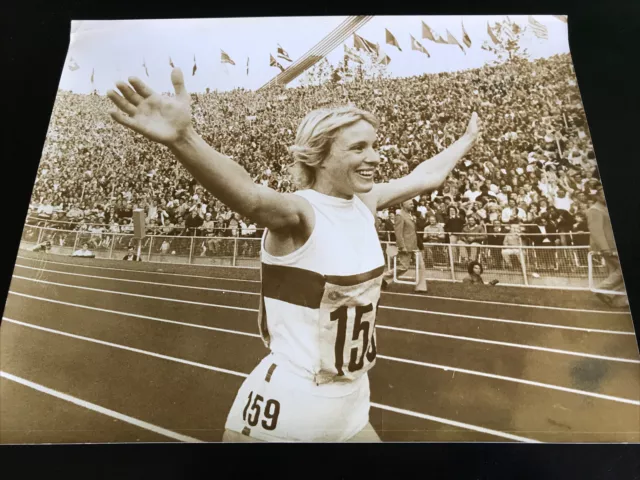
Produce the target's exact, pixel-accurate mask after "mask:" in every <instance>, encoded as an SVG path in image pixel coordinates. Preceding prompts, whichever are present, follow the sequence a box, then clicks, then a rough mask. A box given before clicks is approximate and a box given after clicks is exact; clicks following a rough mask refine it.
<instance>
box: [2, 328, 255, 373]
mask: <svg viewBox="0 0 640 480" xmlns="http://www.w3.org/2000/svg"><path fill="white" fill-rule="evenodd" d="M2 320H4V321H6V322H10V323H15V324H17V325H22V326H23V327H28V328H34V329H36V330H42V331H44V332H49V333H55V334H57V335H62V336H65V337H71V338H75V339H77V340H85V341H87V342H92V343H98V344H100V345H106V346H107V347H113V348H119V349H120V350H128V351H130V352H135V353H142V354H143V355H148V356H150V357H156V358H161V359H163V360H171V361H173V362H178V363H184V364H185V365H190V366H192V367H200V368H206V369H207V370H213V371H214V372H219V373H228V374H229V375H235V376H236V377H243V378H246V377H248V376H249V375H247V374H246V373H240V372H235V371H233V370H227V369H226V368H219V367H213V366H211V365H205V364H204V363H198V362H192V361H191V360H184V359H182V358H177V357H170V356H169V355H162V354H161V353H154V352H150V351H148V350H141V349H139V348H133V347H127V346H126V345H120V344H117V343H111V342H105V341H104V340H97V339H95V338H89V337H83V336H82V335H76V334H74V333H67V332H61V331H60V330H53V329H52V328H47V327H41V326H40V325H34V324H32V323H25V322H21V321H19V320H14V319H12V318H8V317H5V316H3V317H2Z"/></svg>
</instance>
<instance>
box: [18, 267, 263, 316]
mask: <svg viewBox="0 0 640 480" xmlns="http://www.w3.org/2000/svg"><path fill="white" fill-rule="evenodd" d="M13 278H19V279H20V280H27V281H30V282H36V283H44V284H46V285H56V286H59V287H68V288H78V289H80V290H88V291H91V292H100V293H113V294H115V295H126V296H128V297H138V298H150V299H152V300H163V301H166V302H175V303H186V304H189V305H201V306H205V307H217V308H227V309H230V310H242V311H244V312H257V311H258V309H257V308H245V307H234V306H233V305H217V304H215V303H205V302H194V301H192V300H178V299H176V298H167V297H154V296H153V295H142V294H141V293H129V292H119V291H117V290H104V289H102V288H92V287H82V286H80V285H69V284H66V283H58V282H51V281H49V280H39V279H37V278H29V277H22V276H20V275H14V276H13Z"/></svg>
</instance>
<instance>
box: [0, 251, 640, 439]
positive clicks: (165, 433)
mask: <svg viewBox="0 0 640 480" xmlns="http://www.w3.org/2000/svg"><path fill="white" fill-rule="evenodd" d="M129 265H130V264H126V263H124V262H117V261H100V260H77V259H69V258H65V257H61V256H56V255H50V256H49V257H48V259H47V260H43V259H42V257H39V256H38V255H36V254H32V253H28V252H23V251H21V253H20V254H19V257H18V259H17V263H16V268H15V270H14V276H13V280H12V283H11V287H10V292H9V295H8V297H7V303H6V307H5V311H4V314H3V322H2V328H1V330H0V370H1V371H2V373H1V377H0V398H1V401H0V425H1V428H2V430H0V443H14V444H15V443H43V442H44V443H63V442H64V443H76V442H136V441H140V442H166V441H191V442H193V441H219V440H220V439H221V436H222V431H223V428H224V422H225V419H226V415H227V412H228V410H229V408H230V406H231V403H232V401H233V399H234V396H235V394H236V391H237V389H238V387H239V386H240V383H241V382H242V381H243V379H244V377H245V376H246V375H247V374H248V373H249V372H250V371H251V370H252V369H253V367H254V366H255V365H256V364H257V363H258V362H259V360H260V359H261V358H262V357H263V356H264V355H265V354H266V353H267V350H266V349H265V347H264V346H263V344H262V341H261V340H260V338H259V337H258V331H257V322H256V315H257V314H256V312H257V307H258V299H259V297H258V295H257V294H258V292H259V287H260V285H259V282H258V281H257V280H258V278H259V272H258V271H257V270H255V269H243V268H239V269H233V268H225V267H211V268H202V267H200V268H197V269H195V270H196V273H197V275H196V274H194V269H193V268H191V269H186V268H185V267H182V266H171V265H166V264H162V265H160V264H136V265H135V266H131V267H129ZM160 269H163V271H159V270H160ZM180 272H182V273H180ZM184 272H190V273H184ZM514 301H516V302H517V299H514ZM377 328H378V330H377V334H378V351H379V355H378V361H377V364H376V366H375V367H374V368H373V369H372V371H371V373H370V378H371V390H372V402H373V408H372V409H371V423H372V424H373V426H374V427H375V429H376V430H377V431H378V433H379V435H380V437H381V438H382V439H383V440H384V441H439V442H449V441H483V442H496V441H498V442H504V441H521V442H527V441H529V442H594V441H595V442H638V441H640V420H639V419H640V356H639V354H638V346H637V340H636V337H635V335H634V332H633V322H632V320H631V316H630V314H629V313H628V312H612V311H602V310H595V309H594V310H588V309H582V310H579V309H569V308H557V307H549V306H546V307H544V306H543V307H540V306H535V307H534V306H530V305H529V306H528V305H519V304H517V303H508V302H507V303H496V302H494V303H491V302H482V301H462V300H456V299H446V298H438V297H432V296H429V295H411V294H401V293H392V292H390V293H387V292H383V295H382V302H381V307H380V311H379V314H378V319H377Z"/></svg>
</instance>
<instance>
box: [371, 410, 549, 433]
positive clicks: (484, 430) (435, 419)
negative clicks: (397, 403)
mask: <svg viewBox="0 0 640 480" xmlns="http://www.w3.org/2000/svg"><path fill="white" fill-rule="evenodd" d="M371 406H372V407H374V408H379V409H380V410H387V411H389V412H394V413H399V414H401V415H407V416H410V417H415V418H421V419H423V420H430V421H432V422H437V423H444V424H445V425H451V426H453V427H458V428H464V429H466V430H473V431H476V432H481V433H486V434H488V435H493V436H495V437H502V438H508V439H510V440H515V441H517V442H524V443H543V442H540V441H539V440H534V439H532V438H526V437H520V436H518V435H512V434H510V433H506V432H499V431H497V430H491V429H490V428H484V427H478V426H476V425H469V424H468V423H462V422H456V421H455V420H449V419H446V418H441V417H434V416H432V415H425V414H424V413H417V412H412V411H411V410H405V409H404V408H396V407H389V406H387V405H382V404H380V403H374V402H371Z"/></svg>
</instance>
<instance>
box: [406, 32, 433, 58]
mask: <svg viewBox="0 0 640 480" xmlns="http://www.w3.org/2000/svg"><path fill="white" fill-rule="evenodd" d="M409 36H410V37H411V50H417V51H418V52H422V53H424V54H425V55H426V56H427V57H429V58H431V55H429V52H427V49H426V48H424V47H423V46H422V45H421V44H420V42H418V41H417V40H416V39H415V38H413V35H409Z"/></svg>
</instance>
